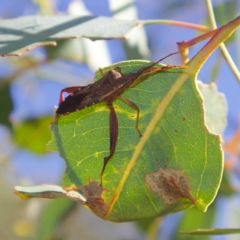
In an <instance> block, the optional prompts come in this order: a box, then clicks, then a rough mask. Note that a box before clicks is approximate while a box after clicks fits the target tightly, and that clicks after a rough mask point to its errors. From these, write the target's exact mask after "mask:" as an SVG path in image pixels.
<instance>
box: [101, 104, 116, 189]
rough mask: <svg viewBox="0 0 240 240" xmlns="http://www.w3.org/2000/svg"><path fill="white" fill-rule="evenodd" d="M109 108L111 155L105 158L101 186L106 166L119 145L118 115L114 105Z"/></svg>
mask: <svg viewBox="0 0 240 240" xmlns="http://www.w3.org/2000/svg"><path fill="white" fill-rule="evenodd" d="M107 106H108V107H109V109H110V115H109V134H110V154H109V155H108V156H107V157H105V158H104V162H103V168H102V171H101V174H100V177H101V185H102V177H103V173H104V170H105V168H106V165H107V163H108V161H109V160H110V159H111V157H112V156H113V154H114V153H115V150H116V145H117V138H118V119H117V114H116V112H115V110H114V107H113V105H112V103H107Z"/></svg>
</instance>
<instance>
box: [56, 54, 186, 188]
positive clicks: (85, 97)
mask: <svg viewBox="0 0 240 240" xmlns="http://www.w3.org/2000/svg"><path fill="white" fill-rule="evenodd" d="M177 53H179V52H174V53H171V54H169V55H167V56H165V57H164V58H162V59H160V60H158V61H157V62H154V63H153V64H151V65H149V66H144V67H142V68H140V69H139V70H138V71H137V72H135V73H128V74H126V73H122V72H121V68H120V67H116V68H115V69H112V70H110V71H108V72H106V73H103V72H102V70H101V69H100V71H101V74H102V76H103V77H102V78H101V79H100V80H98V81H97V82H95V83H92V84H89V85H87V86H73V87H67V88H64V89H63V90H62V91H61V93H60V100H59V107H58V109H57V111H56V118H55V120H54V122H57V119H58V118H59V116H60V115H66V114H69V113H71V112H75V111H78V110H81V109H84V108H86V107H89V106H91V105H93V104H97V103H100V102H105V103H106V105H107V107H108V108H109V110H110V115H109V135H110V153H109V155H108V156H106V157H104V162H103V167H102V171H101V174H100V177H101V184H102V177H103V173H104V170H105V168H106V165H107V163H108V161H109V160H110V159H111V158H112V156H113V155H114V153H115V150H116V145H117V138H118V118H117V115H116V112H115V110H114V107H113V102H114V100H116V99H117V98H118V99H121V100H122V101H123V102H125V103H126V104H128V105H129V106H131V107H132V108H134V109H135V110H136V111H137V117H136V123H135V128H136V130H137V131H138V133H139V136H140V137H141V136H142V134H141V132H140V130H139V128H138V122H139V113H140V109H139V108H138V106H137V105H136V104H135V103H134V102H132V101H131V100H129V99H126V98H125V97H123V96H122V95H121V94H122V93H123V92H124V90H125V89H128V88H133V87H134V86H136V85H137V84H139V83H140V82H142V81H143V80H144V79H146V78H147V77H148V76H149V75H152V74H155V73H157V72H163V71H166V70H168V69H171V68H185V67H186V66H172V65H166V66H164V67H154V66H155V65H156V64H157V63H159V62H160V61H162V60H164V59H165V58H167V57H169V56H171V55H173V54H177ZM64 92H66V93H69V95H68V96H67V97H66V98H64Z"/></svg>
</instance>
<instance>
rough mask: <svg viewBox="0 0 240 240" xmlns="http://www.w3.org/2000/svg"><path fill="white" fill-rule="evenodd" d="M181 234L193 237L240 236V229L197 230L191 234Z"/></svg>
mask: <svg viewBox="0 0 240 240" xmlns="http://www.w3.org/2000/svg"><path fill="white" fill-rule="evenodd" d="M180 233H183V234H192V235H226V234H240V229H238V228H225V229H224V228H222V229H221V228H214V229H196V230H193V231H190V232H180Z"/></svg>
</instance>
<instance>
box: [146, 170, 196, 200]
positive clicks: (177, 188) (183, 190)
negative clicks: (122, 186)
mask: <svg viewBox="0 0 240 240" xmlns="http://www.w3.org/2000/svg"><path fill="white" fill-rule="evenodd" d="M145 181H146V183H147V185H148V186H149V188H150V189H151V190H152V191H153V192H155V193H157V194H158V195H159V197H160V198H162V199H163V201H164V203H165V204H166V205H171V204H174V203H176V202H178V201H179V200H180V199H182V198H188V199H190V200H191V201H192V202H193V203H195V198H194V197H193V196H192V195H191V193H190V190H191V188H190V186H189V184H188V179H187V177H186V176H184V174H183V173H182V172H181V171H180V170H175V169H169V168H166V169H163V168H159V170H158V171H157V172H155V173H150V174H146V176H145Z"/></svg>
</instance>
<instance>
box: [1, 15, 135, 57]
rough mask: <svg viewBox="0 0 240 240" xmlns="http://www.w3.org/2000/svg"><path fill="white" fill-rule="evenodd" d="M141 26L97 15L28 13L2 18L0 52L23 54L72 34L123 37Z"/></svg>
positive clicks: (96, 37)
mask: <svg viewBox="0 0 240 240" xmlns="http://www.w3.org/2000/svg"><path fill="white" fill-rule="evenodd" d="M137 26H138V23H137V22H136V21H124V20H117V19H113V18H107V17H96V16H81V17H76V16H25V17H20V18H15V19H7V20H0V29H1V37H0V42H1V44H0V55H2V56H12V55H21V54H22V53H24V52H26V51H29V50H31V49H33V48H36V47H39V46H47V45H52V46H56V44H57V43H56V41H57V40H61V39H68V38H80V37H85V38H89V39H91V40H97V39H115V38H117V39H119V38H120V39H123V38H126V36H127V34H128V33H129V32H130V31H131V30H132V29H133V28H135V27H137Z"/></svg>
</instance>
